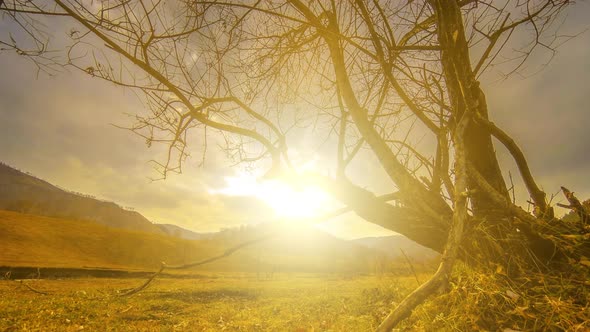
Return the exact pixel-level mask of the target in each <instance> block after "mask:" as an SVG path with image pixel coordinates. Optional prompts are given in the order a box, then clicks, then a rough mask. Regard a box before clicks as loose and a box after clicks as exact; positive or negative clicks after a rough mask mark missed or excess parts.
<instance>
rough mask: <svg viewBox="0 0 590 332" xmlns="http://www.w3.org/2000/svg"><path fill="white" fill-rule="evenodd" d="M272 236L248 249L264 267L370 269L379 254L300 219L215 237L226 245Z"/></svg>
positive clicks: (327, 270)
mask: <svg viewBox="0 0 590 332" xmlns="http://www.w3.org/2000/svg"><path fill="white" fill-rule="evenodd" d="M265 236H266V237H268V239H266V240H264V241H261V242H260V243H257V244H256V245H254V246H252V247H248V248H245V249H244V253H246V254H248V255H250V256H253V257H254V258H255V260H256V262H257V264H258V266H259V267H260V268H262V269H266V270H272V271H283V272H288V271H303V272H360V271H365V272H366V271H370V270H371V269H372V266H373V263H374V261H375V260H376V258H377V257H379V256H380V255H379V253H378V252H377V251H376V250H374V249H371V248H366V247H364V246H362V245H358V244H356V243H354V242H350V241H346V240H343V239H340V238H337V237H334V236H332V235H329V234H328V233H326V232H323V231H321V230H318V229H317V228H315V227H313V226H310V225H306V224H300V223H297V222H271V223H262V224H258V225H254V226H243V227H240V228H234V229H229V230H225V231H222V232H220V233H218V234H216V235H215V236H214V237H212V238H211V239H212V240H213V241H216V242H218V243H224V244H225V247H227V248H231V247H232V246H234V245H236V244H239V243H243V242H244V241H250V240H254V239H259V238H261V237H265Z"/></svg>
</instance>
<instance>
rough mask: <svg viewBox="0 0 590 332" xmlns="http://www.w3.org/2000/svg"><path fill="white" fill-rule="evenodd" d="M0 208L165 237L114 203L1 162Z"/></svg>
mask: <svg viewBox="0 0 590 332" xmlns="http://www.w3.org/2000/svg"><path fill="white" fill-rule="evenodd" d="M0 209H2V210H9V211H16V212H22V213H28V214H35V215H42V216H48V217H58V218H66V219H80V220H91V221H95V222H97V223H101V224H103V225H107V226H111V227H118V228H125V229H131V230H137V231H144V232H151V233H155V234H166V233H165V232H164V231H163V230H162V229H161V228H160V227H158V226H156V225H154V224H152V223H151V222H150V221H149V220H147V219H146V218H145V217H144V216H142V215H141V214H139V213H137V212H135V211H128V210H125V209H123V208H122V207H120V206H118V205H117V204H115V203H113V202H106V201H101V200H98V199H96V198H93V197H90V196H84V195H82V194H79V193H72V192H68V191H66V190H63V189H60V188H58V187H56V186H54V185H52V184H50V183H48V182H46V181H43V180H41V179H38V178H36V177H34V176H32V175H30V174H27V173H24V172H21V171H19V170H16V169H14V168H11V167H10V166H8V165H5V164H3V163H0Z"/></svg>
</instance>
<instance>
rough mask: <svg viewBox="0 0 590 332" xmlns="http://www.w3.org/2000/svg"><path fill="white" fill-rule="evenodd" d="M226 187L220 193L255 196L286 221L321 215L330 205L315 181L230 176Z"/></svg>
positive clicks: (242, 175)
mask: <svg viewBox="0 0 590 332" xmlns="http://www.w3.org/2000/svg"><path fill="white" fill-rule="evenodd" d="M225 180H226V187H225V188H222V189H221V190H217V191H216V192H217V193H221V194H224V195H232V196H252V197H256V198H258V199H260V200H261V201H263V202H265V203H266V204H267V205H268V206H270V207H271V208H272V209H273V210H274V212H275V215H276V217H279V218H282V219H285V220H296V219H306V218H313V217H317V216H319V215H320V214H321V213H322V212H324V211H325V210H326V207H327V206H328V205H329V204H330V197H329V195H328V194H327V193H326V192H324V191H323V190H322V189H321V188H319V187H318V186H314V185H313V184H293V183H289V182H288V181H287V180H282V179H272V180H259V179H257V178H256V177H255V176H254V175H252V174H247V173H241V174H239V175H237V176H232V177H227V178H226V179H225Z"/></svg>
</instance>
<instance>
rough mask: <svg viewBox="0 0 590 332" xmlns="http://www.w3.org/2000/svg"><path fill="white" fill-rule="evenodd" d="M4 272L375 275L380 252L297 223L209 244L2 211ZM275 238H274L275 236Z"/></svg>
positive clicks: (234, 232)
mask: <svg viewBox="0 0 590 332" xmlns="http://www.w3.org/2000/svg"><path fill="white" fill-rule="evenodd" d="M0 229H1V230H2V232H0V252H2V255H0V266H13V267H16V266H30V267H66V268H80V267H86V268H88V267H93V268H118V269H149V270H153V269H157V268H158V267H159V266H160V262H162V261H164V262H166V263H168V264H171V265H178V264H186V263H190V262H195V261H200V260H204V259H207V258H211V257H215V256H219V255H221V254H223V253H225V252H227V250H228V249H231V248H235V247H236V246H238V245H240V244H243V243H245V242H248V241H252V240H253V239H259V238H262V237H266V238H265V240H264V241H260V242H256V243H253V244H251V245H249V246H244V247H243V248H241V249H240V250H236V251H235V252H234V253H232V254H231V255H229V256H228V257H225V258H222V259H220V260H217V261H215V262H212V263H210V264H206V265H202V266H199V267H198V268H197V270H209V271H240V272H258V273H263V275H264V274H265V275H268V274H272V273H274V272H345V273H349V272H354V273H358V272H368V271H371V270H372V266H373V265H374V261H375V258H376V257H378V256H379V255H378V253H377V252H376V251H375V250H372V249H369V248H365V247H363V246H360V245H357V244H355V243H352V242H350V241H345V240H341V239H338V238H335V237H332V236H330V235H328V234H326V233H324V232H321V231H318V230H317V229H314V228H313V227H309V226H302V225H297V224H277V225H270V224H264V225H257V226H255V227H244V228H236V229H230V230H226V231H224V232H220V233H217V234H212V235H211V236H210V237H209V238H208V239H205V240H184V239H180V238H177V237H172V236H168V235H161V234H153V233H146V232H139V231H132V230H127V229H121V228H113V227H108V226H105V225H101V224H97V223H95V222H92V221H84V220H71V219H65V218H53V217H45V216H36V215H30V214H24V213H18V212H13V211H3V210H0ZM269 234H270V235H272V236H270V237H267V235H269Z"/></svg>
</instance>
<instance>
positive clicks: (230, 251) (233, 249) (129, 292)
mask: <svg viewBox="0 0 590 332" xmlns="http://www.w3.org/2000/svg"><path fill="white" fill-rule="evenodd" d="M273 235H274V233H270V234H266V235H264V236H261V237H259V238H256V239H254V240H250V241H246V242H243V243H240V244H238V245H236V246H234V247H231V248H229V249H227V250H226V251H225V252H223V254H221V255H217V256H214V257H210V258H207V259H204V260H201V261H198V262H194V263H189V264H183V265H172V266H170V265H166V263H165V262H162V266H161V267H160V270H158V272H155V273H154V274H152V275H151V276H150V277H149V278H148V279H147V280H146V281H145V282H144V283H143V284H142V285H141V286H138V287H136V288H132V289H129V290H126V291H124V292H122V293H119V294H117V296H131V295H133V294H136V293H139V292H141V291H142V290H144V289H145V288H146V287H147V286H149V285H150V284H151V283H152V281H154V279H156V277H157V276H159V275H160V274H162V272H164V270H165V269H170V270H181V269H188V268H191V267H195V266H199V265H204V264H208V263H211V262H214V261H217V260H220V259H222V258H225V257H228V256H230V255H231V254H233V253H235V252H236V251H238V250H240V249H242V248H244V247H248V246H251V245H253V244H256V243H259V242H262V241H264V240H267V239H269V238H271V237H272V236H273Z"/></svg>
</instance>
